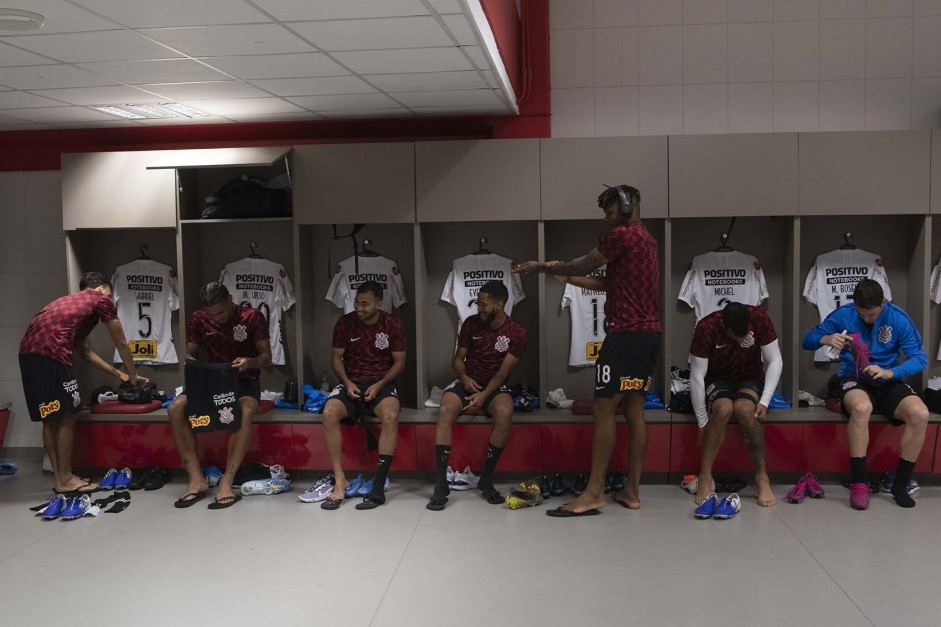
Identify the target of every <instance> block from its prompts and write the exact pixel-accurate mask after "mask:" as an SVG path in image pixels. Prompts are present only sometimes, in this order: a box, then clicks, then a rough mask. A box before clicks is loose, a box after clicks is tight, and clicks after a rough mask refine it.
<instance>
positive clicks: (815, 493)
mask: <svg viewBox="0 0 941 627" xmlns="http://www.w3.org/2000/svg"><path fill="white" fill-rule="evenodd" d="M804 481H805V482H806V484H807V496H809V497H810V498H812V499H822V498H823V497H824V496H826V494H827V493H826V492H825V491H824V489H823V486H822V485H820V482H819V481H817V477H816V476H815V475H814V473H812V472H808V473H807V474H805V475H804Z"/></svg>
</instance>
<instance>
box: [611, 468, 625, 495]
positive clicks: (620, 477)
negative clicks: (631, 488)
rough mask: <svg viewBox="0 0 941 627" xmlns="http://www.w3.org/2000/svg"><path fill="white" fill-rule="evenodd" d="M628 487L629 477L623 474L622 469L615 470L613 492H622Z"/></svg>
mask: <svg viewBox="0 0 941 627" xmlns="http://www.w3.org/2000/svg"><path fill="white" fill-rule="evenodd" d="M625 485H627V475H625V474H624V473H623V472H621V469H620V468H617V469H615V471H614V472H613V473H611V490H612V491H613V492H620V491H621V490H623V489H624V486H625Z"/></svg>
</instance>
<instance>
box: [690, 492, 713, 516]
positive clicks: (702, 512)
mask: <svg viewBox="0 0 941 627" xmlns="http://www.w3.org/2000/svg"><path fill="white" fill-rule="evenodd" d="M718 506H719V497H718V496H717V495H716V493H715V492H713V493H712V494H710V495H709V496H707V497H706V500H705V501H703V502H702V503H700V504H699V507H697V508H696V510H695V511H694V512H693V516H695V517H696V518H698V519H700V520H705V519H707V518H712V516H713V514H715V513H716V507H718Z"/></svg>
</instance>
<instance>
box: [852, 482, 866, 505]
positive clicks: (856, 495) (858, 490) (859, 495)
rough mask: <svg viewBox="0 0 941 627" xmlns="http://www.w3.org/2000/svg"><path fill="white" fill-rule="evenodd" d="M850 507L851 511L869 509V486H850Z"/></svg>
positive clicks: (856, 484)
mask: <svg viewBox="0 0 941 627" xmlns="http://www.w3.org/2000/svg"><path fill="white" fill-rule="evenodd" d="M850 507H852V508H853V509H869V486H868V485H867V484H865V483H851V484H850Z"/></svg>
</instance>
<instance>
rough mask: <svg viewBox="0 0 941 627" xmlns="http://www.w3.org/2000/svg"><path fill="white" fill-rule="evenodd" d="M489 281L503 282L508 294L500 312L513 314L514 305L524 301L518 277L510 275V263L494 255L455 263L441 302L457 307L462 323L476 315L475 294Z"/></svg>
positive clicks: (476, 255)
mask: <svg viewBox="0 0 941 627" xmlns="http://www.w3.org/2000/svg"><path fill="white" fill-rule="evenodd" d="M490 281H502V282H503V284H504V285H506V289H507V291H508V292H509V299H508V300H507V301H506V305H505V306H504V307H503V310H504V311H505V312H506V314H507V315H510V314H511V313H513V305H515V304H516V303H518V302H519V301H521V300H523V299H524V298H526V294H524V293H523V284H522V282H521V281H520V275H518V274H514V273H513V262H512V261H511V260H509V259H507V258H506V257H502V256H500V255H495V254H493V253H486V254H483V255H480V254H470V255H464V256H463V257H458V258H457V259H455V260H454V265H453V266H452V267H451V273H450V274H449V275H448V278H447V280H446V281H445V282H444V289H443V290H441V300H443V301H444V302H446V303H451V304H452V305H454V306H455V307H457V313H458V316H459V317H460V319H461V321H462V322H463V321H464V320H466V319H467V318H468V317H470V316H473V315H475V314H476V313H477V293H478V292H479V291H480V288H481V287H483V286H484V284H486V283H488V282H490Z"/></svg>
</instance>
